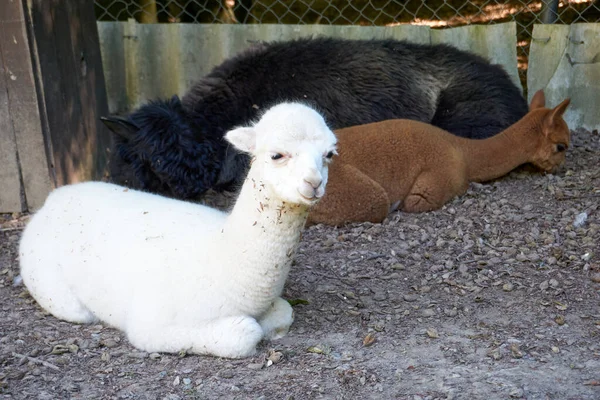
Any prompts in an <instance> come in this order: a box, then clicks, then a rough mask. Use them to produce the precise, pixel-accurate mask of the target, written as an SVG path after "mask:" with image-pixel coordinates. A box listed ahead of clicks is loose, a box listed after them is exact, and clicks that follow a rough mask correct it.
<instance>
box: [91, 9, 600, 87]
mask: <svg viewBox="0 0 600 400" xmlns="http://www.w3.org/2000/svg"><path fill="white" fill-rule="evenodd" d="M95 9H96V16H97V19H98V20H99V21H126V20H128V19H129V18H134V19H136V20H137V21H138V22H140V23H174V22H183V23H206V24H210V23H235V24H332V25H378V26H385V25H388V26H389V25H397V24H418V25H428V26H431V27H432V28H447V27H455V26H461V25H467V24H493V23H499V22H507V21H516V23H517V35H518V37H517V39H518V49H517V54H518V58H519V60H518V61H519V71H520V74H521V80H522V81H523V84H524V83H525V75H526V70H527V55H528V52H529V44H530V42H531V34H532V30H533V24H536V23H563V24H572V23H575V22H600V1H598V0H560V1H559V0H538V1H525V0H512V1H493V0H471V1H464V0H462V1H461V0H433V1H424V0H404V1H403V0H95ZM524 87H525V86H524Z"/></svg>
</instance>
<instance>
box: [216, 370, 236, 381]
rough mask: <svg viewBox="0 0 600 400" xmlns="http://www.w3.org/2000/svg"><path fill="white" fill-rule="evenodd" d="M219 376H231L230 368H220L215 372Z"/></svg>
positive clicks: (229, 377) (228, 377)
mask: <svg viewBox="0 0 600 400" xmlns="http://www.w3.org/2000/svg"><path fill="white" fill-rule="evenodd" d="M217 376H218V377H219V378H225V379H231V378H233V371H232V370H230V369H222V370H221V371H219V372H218V373H217Z"/></svg>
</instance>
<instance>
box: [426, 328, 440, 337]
mask: <svg viewBox="0 0 600 400" xmlns="http://www.w3.org/2000/svg"><path fill="white" fill-rule="evenodd" d="M426 333H427V336H429V337H430V338H432V339H437V338H439V337H440V335H439V333H438V332H437V330H436V329H435V328H428V329H427V332H426Z"/></svg>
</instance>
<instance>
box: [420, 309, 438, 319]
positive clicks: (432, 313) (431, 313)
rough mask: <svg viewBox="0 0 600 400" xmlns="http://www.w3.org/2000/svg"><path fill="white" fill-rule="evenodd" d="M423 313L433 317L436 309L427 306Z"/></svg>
mask: <svg viewBox="0 0 600 400" xmlns="http://www.w3.org/2000/svg"><path fill="white" fill-rule="evenodd" d="M421 315H422V316H424V317H427V318H430V317H433V316H435V310H433V309H431V308H426V309H424V310H423V311H421Z"/></svg>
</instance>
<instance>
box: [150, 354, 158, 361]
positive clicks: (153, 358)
mask: <svg viewBox="0 0 600 400" xmlns="http://www.w3.org/2000/svg"><path fill="white" fill-rule="evenodd" d="M159 358H160V354H158V353H150V359H151V360H158V359H159Z"/></svg>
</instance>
